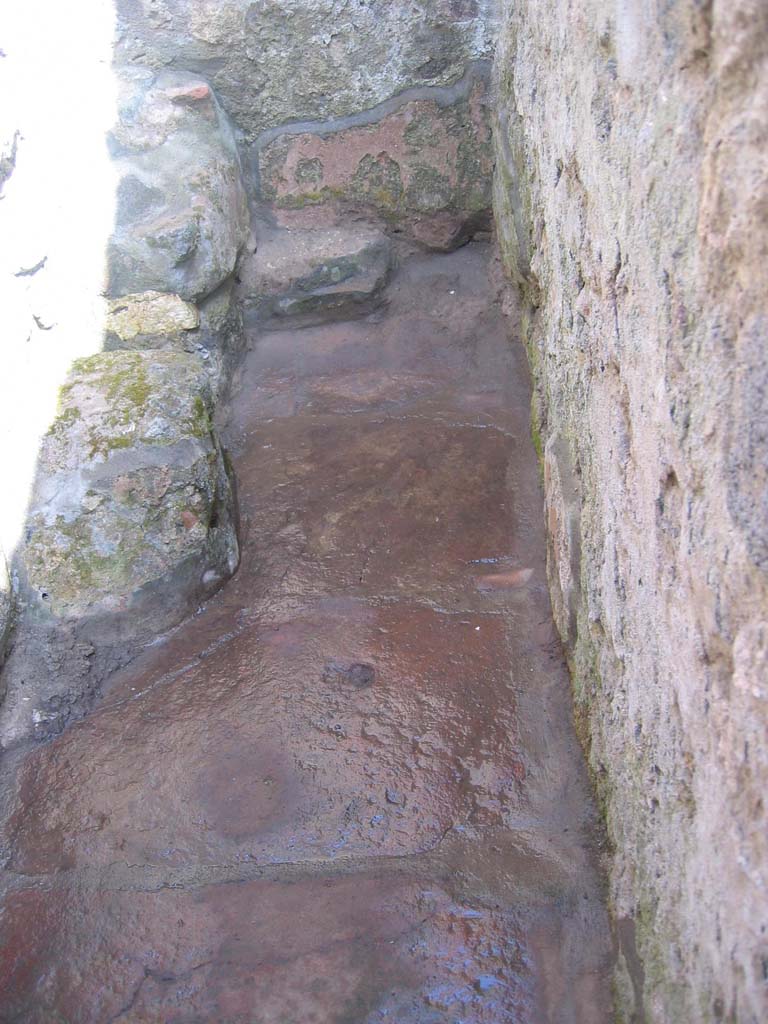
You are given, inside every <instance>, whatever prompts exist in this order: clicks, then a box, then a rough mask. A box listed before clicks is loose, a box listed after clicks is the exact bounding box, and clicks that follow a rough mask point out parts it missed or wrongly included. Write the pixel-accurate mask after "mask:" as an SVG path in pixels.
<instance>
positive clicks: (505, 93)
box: [495, 0, 768, 1024]
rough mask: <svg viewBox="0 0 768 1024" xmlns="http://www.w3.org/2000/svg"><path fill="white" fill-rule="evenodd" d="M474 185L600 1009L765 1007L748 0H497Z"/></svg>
mask: <svg viewBox="0 0 768 1024" xmlns="http://www.w3.org/2000/svg"><path fill="white" fill-rule="evenodd" d="M502 6H503V26H502V31H501V38H500V43H499V49H498V52H497V62H496V82H495V88H496V125H495V140H496V149H497V159H498V167H497V176H496V186H495V206H496V215H497V220H498V231H499V240H500V244H501V249H502V252H503V257H504V261H505V264H506V266H507V269H508V271H509V273H510V275H511V277H512V278H513V280H514V281H515V282H517V284H518V285H519V286H520V288H521V291H522V295H523V300H524V301H523V312H522V318H523V331H524V336H525V340H526V344H527V347H528V351H529V354H530V361H531V365H532V368H533V373H534V377H535V385H536V394H535V401H534V410H533V428H534V434H535V438H536V441H537V444H538V445H539V448H540V453H541V455H542V459H543V471H544V478H545V486H546V501H547V515H548V522H549V533H550V558H549V573H550V583H551V588H552V593H553V598H554V605H555V610H556V618H557V620H558V626H559V628H560V631H561V633H562V635H563V638H564V640H565V642H566V646H567V650H568V652H569V657H570V661H571V666H572V673H573V683H574V688H575V696H576V703H577V715H578V721H579V726H580V729H581V734H582V736H583V739H584V742H585V745H586V747H587V750H588V756H589V763H590V765H591V769H592V773H593V776H594V779H595V782H596V785H597V789H598V792H599V794H600V797H601V800H602V803H603V806H604V809H605V814H606V820H607V828H608V838H609V845H610V850H611V858H610V890H611V898H612V902H613V907H614V910H615V914H616V918H617V928H616V933H617V940H618V942H619V944H620V955H619V965H618V969H617V993H618V997H619V1003H620V1006H621V1008H622V1019H624V1020H635V1021H643V1020H645V1021H654V1022H662V1021H663V1022H668V1024H673V1022H674V1024H680V1022H682V1021H690V1022H693V1021H707V1022H709V1021H712V1022H714V1021H739V1022H754V1024H756V1022H757V1021H759V1020H765V1019H768V993H767V991H766V977H768V820H767V817H766V806H765V796H766V782H768V360H767V359H766V331H767V330H768V310H767V309H766V297H767V296H768V260H767V259H766V255H767V254H766V247H767V246H768V242H767V239H768V7H767V6H766V5H765V3H764V2H762V0H729V2H727V3H726V2H720V0H715V2H714V3H712V2H707V0H668V2H664V3H658V4H639V3H631V2H627V0H615V2H609V0H576V2H573V3H570V4H564V3H562V2H561V0H514V2H512V0H506V2H504V3H503V5H502Z"/></svg>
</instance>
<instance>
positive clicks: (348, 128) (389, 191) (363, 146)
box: [255, 75, 493, 249]
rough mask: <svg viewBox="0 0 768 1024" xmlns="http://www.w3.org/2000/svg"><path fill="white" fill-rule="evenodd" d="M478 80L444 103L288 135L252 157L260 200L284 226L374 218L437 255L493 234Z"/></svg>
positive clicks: (411, 105) (392, 109)
mask: <svg viewBox="0 0 768 1024" xmlns="http://www.w3.org/2000/svg"><path fill="white" fill-rule="evenodd" d="M485 102H486V101H485V83H484V80H483V77H482V76H481V75H480V76H478V77H473V76H472V75H469V76H468V77H467V78H466V80H465V88H463V89H457V90H454V91H451V92H450V93H449V94H448V95H447V96H445V97H441V96H439V95H436V96H435V97H434V98H426V97H425V98H422V99H414V100H412V101H409V102H404V103H402V104H400V105H397V104H393V105H384V106H385V109H383V110H380V111H378V112H377V111H373V112H371V113H370V116H366V117H361V118H357V119H350V120H349V121H344V120H341V121H339V122H337V123H327V124H322V123H321V124H314V125H307V126H306V127H305V128H304V130H298V129H297V128H295V127H294V126H288V127H287V128H286V129H285V130H284V131H283V132H281V133H278V134H274V137H269V138H268V139H267V140H266V141H264V142H263V143H262V144H260V145H259V146H258V147H257V154H256V158H255V159H256V162H257V164H258V180H259V187H260V195H261V198H262V199H263V200H264V201H266V202H267V203H269V204H271V206H272V207H273V208H274V210H275V211H276V214H277V216H278V219H279V220H280V221H281V222H282V223H286V224H290V223H292V222H293V221H295V220H296V219H297V216H298V214H299V212H300V214H301V217H302V219H304V220H305V221H306V219H307V217H308V215H311V213H312V211H313V210H314V211H317V210H325V211H326V216H333V215H335V217H336V218H337V219H338V218H339V217H342V216H344V215H346V216H349V215H350V214H354V215H360V214H361V213H362V214H364V215H367V216H369V217H377V218H379V219H380V221H381V222H382V223H383V224H385V225H386V226H388V227H390V228H394V229H396V230H402V231H405V232H406V233H407V234H409V235H410V236H411V237H413V238H415V239H416V240H417V241H419V242H422V243H423V244H425V245H427V246H429V247H430V248H434V249H450V248H453V247H455V246H456V245H457V244H460V243H461V242H463V241H466V239H467V238H468V237H470V235H471V234H472V233H473V232H474V231H476V230H478V229H480V228H487V227H488V226H489V224H490V217H489V211H490V206H491V182H492V172H493V156H492V146H491V135H490V128H489V122H488V115H487V110H486V105H485Z"/></svg>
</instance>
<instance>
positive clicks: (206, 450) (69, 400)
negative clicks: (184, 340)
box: [23, 351, 238, 638]
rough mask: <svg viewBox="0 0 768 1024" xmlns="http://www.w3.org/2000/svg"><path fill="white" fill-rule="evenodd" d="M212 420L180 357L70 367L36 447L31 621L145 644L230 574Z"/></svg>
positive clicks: (186, 360) (104, 357)
mask: <svg viewBox="0 0 768 1024" xmlns="http://www.w3.org/2000/svg"><path fill="white" fill-rule="evenodd" d="M211 413H212V406H211V400H210V394H209V385H208V380H207V377H206V374H205V371H204V368H203V366H202V364H201V362H200V360H198V359H197V358H196V357H194V356H190V355H187V354H186V353H181V352H172V351H163V352H114V353H104V354H101V355H97V356H92V357H90V358H88V359H83V360H79V361H78V362H77V363H76V364H75V366H74V368H73V371H72V374H71V376H70V379H69V381H68V383H67V384H66V385H65V387H64V388H63V389H62V396H61V402H60V407H59V411H58V415H57V418H56V419H55V421H54V423H53V425H52V426H51V428H50V431H49V433H48V435H47V437H46V438H45V442H44V444H43V449H42V452H41V456H40V464H39V470H38V480H37V485H36V489H35V494H34V497H33V501H32V505H31V508H30V513H29V517H28V531H27V541H26V544H25V547H24V552H23V562H24V567H25V572H26V582H27V585H28V588H29V590H30V597H29V599H30V600H31V601H32V603H33V604H34V605H35V606H36V608H37V613H38V615H39V616H40V617H41V618H45V619H47V618H50V617H53V618H55V619H63V620H79V621H82V620H84V619H94V620H98V622H99V630H100V633H101V636H102V637H104V636H105V635H107V634H109V633H111V632H115V633H116V634H119V635H120V636H121V637H124V636H125V635H126V634H127V633H131V634H135V635H136V636H137V637H144V638H145V637H148V636H152V635H154V634H155V633H156V632H158V631H159V630H162V629H165V628H167V627H168V626H169V625H172V624H174V623H175V622H178V621H179V620H180V619H181V618H183V616H184V615H185V614H187V613H188V612H189V610H190V609H191V608H193V607H195V606H196V604H197V603H198V602H199V601H200V600H201V599H202V598H203V597H204V596H205V595H206V594H209V593H211V592H212V591H213V590H215V589H216V586H218V585H220V584H221V583H222V582H223V580H224V579H226V578H227V577H228V576H230V575H231V574H232V572H234V570H235V568H236V566H237V558H238V554H237V551H238V549H237V538H236V536H235V530H234V525H233V498H232V491H231V487H230V483H229V480H228V475H227V471H226V468H225V463H224V457H223V455H222V452H221V449H220V447H219V445H218V442H217V440H216V437H215V435H214V433H213V429H212V424H211ZM171 595H172V598H171ZM169 598H170V600H169Z"/></svg>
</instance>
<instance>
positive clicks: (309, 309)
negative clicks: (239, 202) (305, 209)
mask: <svg viewBox="0 0 768 1024" xmlns="http://www.w3.org/2000/svg"><path fill="white" fill-rule="evenodd" d="M393 261H394V254H393V248H392V243H391V241H390V240H389V239H388V238H387V237H386V235H384V234H382V233H381V232H380V231H378V230H376V229H375V228H366V227H350V228H344V229H343V228H328V229H316V230H298V229H297V230H285V231H274V232H271V233H269V234H266V235H265V236H264V237H263V238H262V240H261V241H260V243H259V246H258V249H257V251H256V253H255V254H254V255H253V256H252V257H251V258H250V259H249V261H248V262H247V263H246V264H245V266H244V267H243V273H242V283H241V294H242V296H243V303H244V307H245V311H246V320H247V322H249V323H260V324H262V325H263V326H269V325H270V324H273V325H274V326H284V325H285V324H286V323H316V322H318V321H320V320H323V319H329V318H333V319H344V318H350V317H355V316H360V315H363V314H365V313H368V312H370V311H371V310H372V309H374V308H375V307H376V305H378V304H380V303H381V301H382V299H383V292H384V288H385V286H386V284H387V281H388V280H389V276H390V272H391V270H392V267H393Z"/></svg>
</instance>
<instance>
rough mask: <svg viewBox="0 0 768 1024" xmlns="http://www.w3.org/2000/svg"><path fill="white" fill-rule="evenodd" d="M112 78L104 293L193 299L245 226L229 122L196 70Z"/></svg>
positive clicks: (215, 281)
mask: <svg viewBox="0 0 768 1024" xmlns="http://www.w3.org/2000/svg"><path fill="white" fill-rule="evenodd" d="M119 82H120V86H121V94H120V109H119V118H118V123H117V124H116V126H115V128H114V130H113V132H112V135H111V137H110V146H111V150H112V153H113V156H114V160H115V166H116V168H117V172H118V175H119V184H118V187H117V212H116V226H115V230H114V233H113V236H112V239H111V242H110V247H109V280H108V293H109V294H110V295H111V296H115V297H122V296H124V295H128V294H133V293H137V292H146V291H158V292H170V293H173V294H177V295H180V296H181V297H182V298H184V299H188V300H199V299H202V298H203V297H204V296H206V295H209V294H210V293H211V292H213V291H214V290H215V289H216V288H218V286H219V285H220V284H221V283H222V282H223V281H224V280H225V279H226V278H227V277H229V276H230V275H231V274H232V273H233V271H234V269H235V265H236V262H237V258H238V255H239V253H240V251H241V249H242V247H243V245H244V243H245V240H246V237H247V233H248V226H249V216H248V208H247V202H246V197H245V190H244V188H243V183H242V175H241V168H240V160H239V157H238V153H237V147H236V145H235V141H234V137H233V135H232V131H231V129H230V127H229V125H228V123H227V121H226V118H225V115H224V114H223V112H222V111H221V109H220V108H219V105H218V102H217V100H216V98H215V96H214V95H213V92H212V91H211V89H210V87H209V86H208V84H207V83H206V82H205V81H203V80H202V79H200V78H197V77H195V76H192V75H190V74H188V73H185V72H178V71H173V72H171V71H164V72H161V73H160V74H157V75H156V74H154V73H153V72H151V71H147V70H139V69H133V70H131V69H127V70H123V71H121V72H120V78H119Z"/></svg>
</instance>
